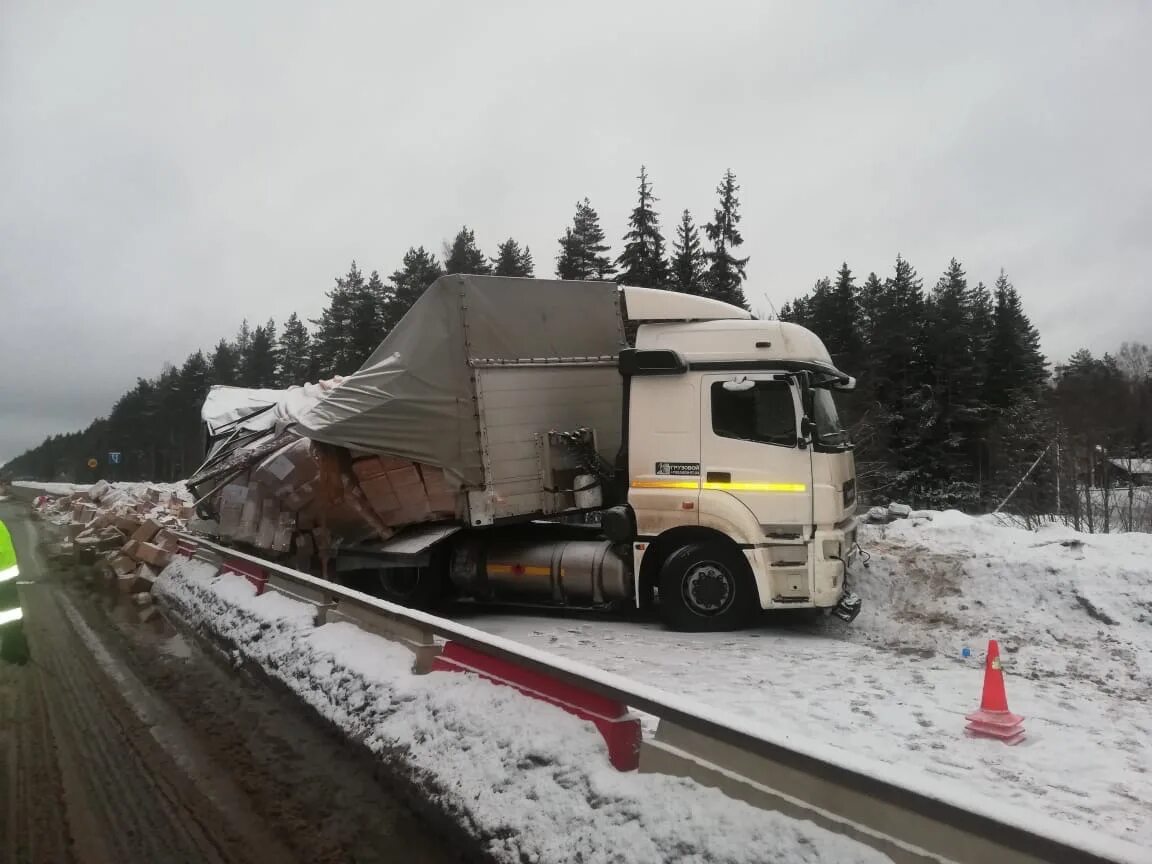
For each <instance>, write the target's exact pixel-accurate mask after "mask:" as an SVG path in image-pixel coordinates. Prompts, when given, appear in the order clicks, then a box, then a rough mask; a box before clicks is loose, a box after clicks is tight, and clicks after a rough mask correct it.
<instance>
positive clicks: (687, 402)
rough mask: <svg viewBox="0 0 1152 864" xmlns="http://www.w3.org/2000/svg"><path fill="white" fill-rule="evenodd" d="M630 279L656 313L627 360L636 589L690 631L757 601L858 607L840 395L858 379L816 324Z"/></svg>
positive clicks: (632, 295)
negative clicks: (835, 356)
mask: <svg viewBox="0 0 1152 864" xmlns="http://www.w3.org/2000/svg"><path fill="white" fill-rule="evenodd" d="M623 290H624V292H625V297H626V303H627V309H628V314H629V317H630V318H631V319H633V320H636V319H641V320H645V323H644V324H642V325H641V326H640V328H639V331H638V333H637V336H636V342H635V344H636V347H635V349H633V350H631V351H628V352H625V353H624V354H623V355H622V356H621V362H620V366H621V372H622V373H623V374H624V375H625V378H626V380H627V382H628V383H627V385H626V386H627V390H626V396H625V406H626V408H625V410H626V415H627V421H626V426H625V429H626V431H625V436H624V440H625V441H626V442H627V465H628V478H629V489H628V505H629V506H630V508H631V510H632V512H633V514H634V519H635V524H636V537H635V540H634V542H633V548H632V552H633V559H634V564H633V573H634V578H635V580H636V584H635V597H636V601H637V603H638V604H641V605H642V604H644V603H646V602H650V601H651V600H652V599H656V598H658V601H659V605H660V607H661V612H662V614H663V615H664V617H665V618H666V619H668V620H669V622H670V623H672V624H673V625H675V626H680V627H682V628H684V629H723V628H725V627H727V626H739V625H740V624H741V623H743V622H744V621H745V620H746V618H747V616H748V614H749V611H750V609H752V608H756V607H758V608H761V609H797V608H810V609H811V608H829V607H832V608H836V609H837V611H838V614H840V615H841V617H844V618H846V619H847V620H851V619H852V618H854V617H855V614H856V612H857V611H858V609H859V601H858V599H856V598H855V597H854V596H853V595H851V594H849V593H847V592H846V586H845V581H846V571H847V563H848V559H849V556H850V554H851V552H852V549H853V548H854V545H855V539H856V517H855V512H856V487H855V466H854V462H853V456H852V449H851V445H850V443H849V441H848V437H847V435H846V433H845V432H844V431H843V429H842V428H841V427H840V423H839V420H838V417H837V413H836V407H835V403H834V401H833V396H832V391H833V390H836V389H850V388H851V387H852V386H854V383H855V382H854V381H853V379H852V378H850V377H849V376H848V375H846V374H844V373H842V372H840V371H839V370H837V369H835V367H834V366H833V365H832V361H831V358H830V357H829V355H828V351H827V349H826V348H825V347H824V345H823V343H822V342H821V341H820V339H819V338H818V337H816V335H815V334H813V333H812V332H810V331H808V330H806V329H804V328H803V327H800V326H797V325H794V324H788V323H784V322H779V321H758V320H754V319H752V317H751V316H750V315H749V314H748V313H747V312H745V311H744V310H742V309H738V308H737V307H734V306H728V305H727V304H723V303H717V302H716V301H712V300H706V299H704V298H698V297H692V296H687V295H678V296H677V298H676V300H675V302H670V301H669V299H668V295H667V293H666V292H660V293H661V295H662V296H661V297H660V298H653V297H649V296H647V292H645V291H644V290H643V289H632V288H625V289H623ZM656 299H659V300H660V302H659V304H658V306H657V305H656V304H655V303H653V304H651V305H652V308H651V309H649V308H648V305H649V304H648V302H647V301H649V300H656ZM656 314H659V319H658V320H653V319H652V318H647V319H646V318H645V316H646V315H656ZM649 561H650V562H651V563H647V562H649ZM654 594H655V595H656V597H655V598H654V597H653V595H654ZM750 594H752V595H754V596H749V595H750Z"/></svg>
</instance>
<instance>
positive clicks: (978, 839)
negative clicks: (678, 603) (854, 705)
mask: <svg viewBox="0 0 1152 864" xmlns="http://www.w3.org/2000/svg"><path fill="white" fill-rule="evenodd" d="M180 536H181V539H183V540H185V541H187V542H188V543H190V544H192V543H194V544H195V545H196V546H197V547H199V548H200V549H208V550H211V551H212V552H213V553H215V554H216V555H218V556H220V557H221V558H222V559H224V560H225V561H227V560H233V561H240V562H246V563H247V564H249V565H253V566H256V567H259V568H261V569H263V570H264V571H266V572H268V573H274V574H277V575H278V576H279V577H281V578H282V579H284V580H287V581H288V582H290V583H292V584H294V585H298V586H301V587H305V588H306V589H309V590H307V593H308V594H315V595H318V596H322V597H324V598H326V602H328V603H332V604H335V607H336V608H340V607H345V608H347V607H353V608H354V609H355V610H356V611H357V612H358V613H361V614H369V615H377V616H382V617H383V618H385V619H390V620H392V621H395V622H397V623H400V624H403V625H407V626H410V627H411V626H415V627H419V628H422V629H424V630H426V631H430V632H431V633H433V634H435V635H437V636H439V637H442V638H444V639H446V640H451V641H454V642H457V643H460V644H462V645H465V646H467V647H469V648H471V649H473V650H476V651H479V652H482V653H485V654H488V655H491V656H493V657H496V658H498V659H501V660H505V661H507V662H510V663H515V664H518V665H520V666H522V667H526V668H528V669H530V670H533V671H535V672H538V673H541V674H544V675H548V676H550V677H552V678H554V679H557V680H560V681H563V682H565V683H568V684H571V685H574V686H577V687H580V688H583V689H585V690H587V691H591V692H593V693H596V694H599V695H601V696H604V697H606V698H609V699H613V700H617V701H619V702H622V703H624V704H625V705H628V706H630V707H631V708H633V709H636V710H639V711H643V712H646V713H648V714H652V715H655V716H656V717H657V718H659V719H660V720H661V721H663V722H666V723H672V724H675V726H677V727H679V728H680V729H682V730H687V731H688V732H689V733H691V734H690V736H689V737H695V738H703V739H708V740H710V741H713V742H718V744H719V745H720V746H721V748H727V750H728V751H729V752H732V751H734V752H735V753H736V754H737V755H738V756H746V757H748V762H749V763H751V762H753V761H759V762H760V763H761V764H762V765H765V766H769V767H770V769H771V770H772V771H773V772H778V773H779V775H780V777H779V779H781V780H784V779H787V778H792V779H793V780H795V778H796V777H798V776H799V777H802V778H803V782H802V783H800V784H795V785H798V786H802V787H804V788H802V789H799V790H798V789H796V788H780V787H773V784H772V782H771V779H769V781H768V783H767V785H768V786H769V787H771V788H770V789H769V790H768V791H777V792H779V793H781V800H785V801H791V802H793V803H798V804H800V805H801V810H805V812H807V813H809V814H811V813H815V814H817V816H818V815H819V814H824V815H826V816H828V815H831V817H832V818H831V820H830V821H831V823H832V825H831V826H826V827H832V830H836V827H835V823H836V822H837V821H840V822H845V823H848V822H850V823H852V824H853V825H854V827H855V829H857V830H853V831H850V832H845V833H851V834H853V836H855V837H856V839H859V840H861V841H862V842H865V843H868V842H869V839H870V838H871V839H872V840H874V841H876V842H873V843H872V844H871V845H874V846H875V847H876V848H878V849H881V850H882V851H884V852H886V853H887V854H889V855H892V857H893V858H894V859H896V860H901V861H917V862H920V861H934V860H945V861H957V862H964V864H967V862H971V864H977V862H979V864H985V862H997V864H1008V862H1054V864H1137V862H1139V861H1141V860H1143V861H1147V860H1148V859H1147V858H1138V857H1137V855H1138V854H1141V853H1140V852H1139V850H1137V849H1136V847H1134V846H1132V847H1131V851H1129V849H1128V848H1124V847H1128V846H1129V844H1125V843H1123V842H1122V841H1116V842H1115V843H1112V842H1109V841H1106V840H1104V841H1101V840H1100V839H1099V838H1097V837H1093V838H1090V839H1089V842H1084V841H1083V840H1081V839H1080V838H1078V837H1077V838H1072V837H1071V836H1069V835H1070V834H1071V833H1072V832H1073V830H1074V829H1073V828H1072V826H1067V825H1063V824H1062V823H1058V822H1055V821H1054V820H1045V819H1039V820H1037V819H1028V820H1027V821H1028V822H1030V823H1032V826H1031V827H1030V826H1029V825H1025V824H1019V823H1016V822H1013V821H1011V820H1008V819H1005V818H1000V817H998V816H997V815H995V814H994V813H993V812H979V811H978V810H976V809H973V808H972V807H971V806H962V805H960V804H957V803H953V802H950V801H948V800H945V798H944V797H941V796H939V795H938V794H935V793H933V792H932V791H929V790H927V789H924V790H916V789H913V788H909V784H907V783H904V782H894V781H893V780H890V779H885V778H883V777H880V776H877V775H876V773H872V772H873V771H875V770H877V769H879V770H883V769H884V768H885V767H886V766H877V765H874V764H865V762H864V760H860V759H855V758H853V757H852V756H851V755H850V754H846V759H847V761H849V762H853V761H854V762H857V763H858V764H857V765H850V764H845V760H844V759H841V761H839V762H832V761H829V760H828V759H827V758H822V757H821V756H820V755H817V754H816V753H814V752H808V751H807V750H806V749H805V747H804V746H803V745H799V744H797V743H796V742H787V743H786V741H774V740H770V739H769V738H767V737H765V734H764V731H763V730H758V729H756V728H755V727H754V726H752V725H750V724H746V723H744V722H742V721H740V720H739V719H738V718H732V717H725V716H723V715H721V714H720V713H718V712H713V711H710V710H709V709H708V708H707V707H706V706H702V705H700V704H698V703H694V702H692V701H691V700H689V699H685V698H683V697H679V696H676V695H674V694H670V693H667V692H664V691H661V690H659V689H657V688H653V687H649V686H647V685H644V684H641V683H638V682H635V681H631V680H629V679H626V678H624V677H622V676H619V675H615V674H612V673H610V672H605V671H602V670H599V669H595V668H592V667H590V666H586V665H584V664H583V663H578V662H575V661H569V660H567V659H564V658H557V657H554V656H551V655H549V654H548V653H547V652H544V651H540V650H538V649H535V648H532V647H529V646H526V645H522V644H520V643H518V642H513V641H512V640H509V639H504V638H502V637H499V636H493V635H491V634H489V633H485V632H483V631H481V630H477V629H475V628H473V627H468V626H466V625H463V624H459V623H456V622H454V621H451V620H449V619H446V618H440V617H437V616H435V615H431V614H428V613H426V612H421V611H418V610H414V609H409V608H406V607H403V606H398V605H396V604H393V603H389V602H387V601H385V600H381V599H379V598H376V597H372V596H369V595H367V594H363V593H361V592H359V591H355V590H353V589H350V588H345V587H343V586H340V585H336V584H335V583H332V582H329V581H327V580H324V579H319V578H317V577H315V576H311V575H309V574H307V573H302V572H300V571H297V570H292V569H290V568H288V567H284V566H281V565H279V564H275V563H272V562H269V561H266V560H264V559H262V558H258V557H255V556H252V555H248V554H246V553H244V552H239V551H237V550H235V549H231V548H228V547H225V546H221V545H219V544H216V543H212V542H209V541H207V540H204V539H203V538H201V537H198V536H195V535H188V534H183V535H180ZM350 611H351V610H350ZM659 737H660V736H659V734H658V736H657V741H659ZM781 737H782V738H786V737H787V736H781ZM672 749H673V751H675V748H672ZM812 749H815V748H812ZM687 755H688V758H689V759H696V760H706V759H707V757H706V756H696V755H695V754H687ZM641 761H642V770H643V755H642V757H641ZM712 767H715V766H712ZM735 770H736V773H742V772H740V770H739V768H737V769H735ZM720 773H721V774H727V775H730V774H731V773H732V769H730V768H726V767H725V768H722V769H721V771H720ZM750 782H752V783H753V785H760V786H762V785H764V780H762V779H760V778H755V779H751V778H750ZM770 797H771V796H770ZM840 800H844V801H851V802H853V806H852V807H851V808H850V809H852V810H853V811H854V812H853V813H852V814H845V818H843V819H840V820H837V818H836V814H837V812H838V811H837V810H836V809H835V802H837V801H840ZM861 802H864V806H863V808H862V807H861V806H860V804H861ZM793 809H794V808H793ZM987 809H988V811H993V810H999V809H1000V808H998V807H997V806H996V802H995V801H994V800H992V799H991V798H990V799H989V801H988V808H987ZM861 813H865V814H872V815H876V814H881V815H880V816H879V818H876V819H872V820H869V821H862V820H861V816H860V814H861ZM807 818H811V816H810V815H809V816H808V817H807ZM816 821H818V822H820V821H824V822H828V821H829V820H820V819H819V818H817V820H816ZM1023 821H1024V820H1023V819H1022V820H1021V822H1023ZM1045 821H1047V822H1048V824H1046V825H1044V829H1045V830H1050V831H1051V833H1050V834H1044V833H1039V832H1038V831H1037V830H1035V827H1034V826H1035V825H1036V824H1038V823H1044V822H1045ZM905 826H907V827H905ZM1081 830H1083V829H1081ZM1118 850H1119V851H1118Z"/></svg>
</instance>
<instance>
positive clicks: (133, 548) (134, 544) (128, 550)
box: [120, 540, 140, 559]
mask: <svg viewBox="0 0 1152 864" xmlns="http://www.w3.org/2000/svg"><path fill="white" fill-rule="evenodd" d="M120 551H121V552H122V553H123V554H125V555H127V556H128V557H129V558H133V559H135V558H137V557H139V555H140V541H139V540H129V541H128V542H127V543H125V544H124V548H122V549H121V550H120Z"/></svg>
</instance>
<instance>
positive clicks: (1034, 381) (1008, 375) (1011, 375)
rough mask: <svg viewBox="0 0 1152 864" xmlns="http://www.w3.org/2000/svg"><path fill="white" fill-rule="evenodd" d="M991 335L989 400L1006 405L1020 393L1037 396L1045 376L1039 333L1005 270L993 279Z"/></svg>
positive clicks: (989, 349) (998, 404) (1001, 405)
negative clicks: (994, 284)
mask: <svg viewBox="0 0 1152 864" xmlns="http://www.w3.org/2000/svg"><path fill="white" fill-rule="evenodd" d="M994 296H995V307H994V309H993V313H992V338H991V341H990V344H989V347H988V382H987V388H986V389H987V398H988V402H989V403H990V404H991V405H992V406H993V407H995V408H1006V407H1007V406H1008V405H1010V404H1012V403H1013V402H1014V401H1015V400H1017V399H1018V398H1019V397H1020V396H1021V395H1027V396H1031V397H1039V395H1040V392H1041V389H1042V387H1043V385H1044V383H1045V381H1047V379H1048V373H1047V368H1046V367H1047V361H1046V360H1045V359H1044V355H1043V353H1041V351H1040V334H1039V333H1037V331H1036V328H1035V327H1033V326H1032V322H1031V321H1029V320H1028V316H1027V315H1025V314H1024V308H1023V305H1022V304H1021V302H1020V296H1019V295H1018V294H1017V293H1016V289H1015V288H1014V287H1012V283H1011V282H1009V281H1008V277H1007V275H1005V273H1004V271H1003V270H1001V271H1000V276H999V278H997V280H996V287H995V289H994Z"/></svg>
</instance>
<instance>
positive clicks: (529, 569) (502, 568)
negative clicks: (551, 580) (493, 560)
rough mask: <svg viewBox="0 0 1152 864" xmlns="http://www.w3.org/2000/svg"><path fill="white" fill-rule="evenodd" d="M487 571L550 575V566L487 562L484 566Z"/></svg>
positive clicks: (506, 574)
mask: <svg viewBox="0 0 1152 864" xmlns="http://www.w3.org/2000/svg"><path fill="white" fill-rule="evenodd" d="M486 569H487V571H488V572H489V573H494V574H496V575H499V576H551V575H552V568H551V567H540V566H537V565H524V564H489V565H488V567H487V568H486Z"/></svg>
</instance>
